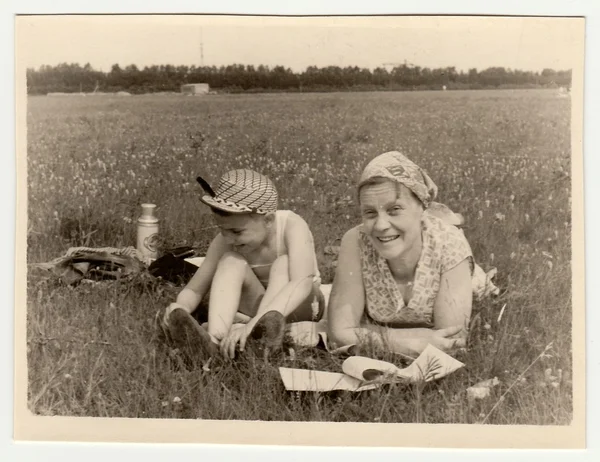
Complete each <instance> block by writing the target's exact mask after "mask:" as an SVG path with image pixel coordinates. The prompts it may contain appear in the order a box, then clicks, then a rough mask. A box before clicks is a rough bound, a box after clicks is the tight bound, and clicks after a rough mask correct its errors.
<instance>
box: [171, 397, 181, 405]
mask: <svg viewBox="0 0 600 462" xmlns="http://www.w3.org/2000/svg"><path fill="white" fill-rule="evenodd" d="M173 403H174V404H179V403H181V398H180V397H179V396H176V397H175V398H173Z"/></svg>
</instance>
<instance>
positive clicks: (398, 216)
mask: <svg viewBox="0 0 600 462" xmlns="http://www.w3.org/2000/svg"><path fill="white" fill-rule="evenodd" d="M436 194H437V187H436V185H435V184H434V183H433V181H432V180H431V178H429V176H428V175H427V174H426V173H425V172H424V171H423V170H422V169H420V168H419V167H418V166H417V165H416V164H414V163H413V162H412V161H410V160H409V159H408V158H406V157H405V156H403V155H402V154H401V153H399V152H388V153H385V154H382V155H380V156H378V157H376V158H375V159H373V160H372V161H371V162H370V163H369V164H368V165H367V166H366V168H365V169H364V171H363V173H362V176H361V179H360V183H359V200H360V210H361V216H362V224H361V225H359V226H357V227H355V228H353V229H351V230H350V231H348V232H347V233H346V235H345V236H344V238H343V240H342V245H341V248H340V257H339V263H338V269H337V272H336V276H335V280H334V283H333V289H332V294H331V300H330V305H329V310H328V312H329V330H330V335H331V337H332V340H333V341H334V342H335V343H337V344H338V345H340V346H341V345H348V344H361V343H368V344H370V345H372V346H375V347H376V348H377V349H385V350H389V351H392V352H395V353H400V354H407V355H415V354H419V353H420V352H421V351H422V350H423V349H424V348H425V347H426V346H427V345H428V344H433V345H434V346H436V347H438V348H441V349H445V350H448V349H452V348H454V347H460V346H463V345H464V344H465V337H466V326H467V325H468V322H469V319H470V316H471V305H472V297H473V287H472V275H473V270H474V267H475V265H474V261H473V255H472V252H471V248H470V246H469V244H468V242H467V240H466V238H465V236H464V234H463V233H462V231H461V230H460V229H458V228H457V227H456V226H454V224H451V223H449V222H447V221H446V220H444V219H443V218H440V217H439V216H438V215H437V214H436V213H435V212H433V211H432V210H436V209H438V208H439V207H438V206H439V204H436V203H433V202H432V201H433V199H434V198H435V196H436Z"/></svg>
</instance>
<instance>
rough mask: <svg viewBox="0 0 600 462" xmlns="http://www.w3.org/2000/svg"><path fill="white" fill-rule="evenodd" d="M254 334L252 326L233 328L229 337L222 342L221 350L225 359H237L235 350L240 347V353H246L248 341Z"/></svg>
mask: <svg viewBox="0 0 600 462" xmlns="http://www.w3.org/2000/svg"><path fill="white" fill-rule="evenodd" d="M250 332H252V326H251V325H250V324H244V325H242V326H239V325H238V326H235V325H234V326H233V327H232V328H231V330H230V331H229V333H228V334H227V336H226V337H225V338H224V339H223V340H221V344H220V349H221V354H222V355H223V356H225V357H228V358H230V359H233V358H234V357H235V348H236V346H237V345H238V343H239V345H240V351H244V348H245V347H246V340H248V336H249V335H250Z"/></svg>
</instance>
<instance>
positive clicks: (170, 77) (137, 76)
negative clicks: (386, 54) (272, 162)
mask: <svg viewBox="0 0 600 462" xmlns="http://www.w3.org/2000/svg"><path fill="white" fill-rule="evenodd" d="M185 83H208V84H209V85H210V87H211V88H214V89H217V90H219V91H226V92H261V91H360V90H424V89H441V88H442V87H443V86H446V87H447V88H448V89H450V90H452V89H480V88H535V87H548V86H567V87H568V86H570V85H571V71H570V70H561V71H555V70H553V69H544V70H543V71H542V72H531V71H520V70H514V69H505V68H503V67H490V68H488V69H485V70H481V71H478V70H477V69H469V70H468V71H467V72H464V71H457V70H456V69H455V68H454V67H445V68H438V69H430V68H427V67H419V66H410V65H406V64H402V65H397V66H396V67H393V68H392V69H387V68H384V67H378V68H377V69H375V70H373V71H371V70H369V69H364V68H359V67H356V66H354V67H344V68H341V67H338V66H327V67H322V68H319V67H316V66H310V67H308V68H307V69H306V70H304V71H303V72H300V73H295V72H293V71H292V70H291V69H289V68H285V67H283V66H275V67H269V66H262V65H261V66H246V65H242V64H232V65H229V66H220V67H216V66H200V67H197V66H173V65H170V64H166V65H155V66H146V67H144V68H143V69H139V68H138V67H137V66H136V65H135V64H131V65H129V66H127V67H125V68H121V67H120V66H119V65H118V64H114V65H113V66H112V68H111V70H110V72H102V71H98V70H95V69H93V68H92V66H91V65H90V64H89V63H88V64H85V65H84V66H81V65H79V64H67V63H63V64H59V65H57V66H46V65H44V66H41V67H40V68H39V69H31V68H30V69H27V91H28V93H29V94H46V93H50V92H65V93H73V92H85V93H89V92H93V91H100V92H116V91H127V92H129V93H134V94H139V93H155V92H169V91H172V92H179V91H180V86H181V85H182V84H185Z"/></svg>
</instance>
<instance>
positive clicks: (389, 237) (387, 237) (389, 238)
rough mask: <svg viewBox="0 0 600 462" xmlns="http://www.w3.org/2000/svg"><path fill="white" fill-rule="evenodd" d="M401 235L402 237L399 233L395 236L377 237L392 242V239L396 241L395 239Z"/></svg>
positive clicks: (382, 240)
mask: <svg viewBox="0 0 600 462" xmlns="http://www.w3.org/2000/svg"><path fill="white" fill-rule="evenodd" d="M399 237H400V235H399V234H396V235H394V236H378V237H377V239H378V240H379V241H380V242H383V243H387V242H392V241H395V240H396V239H398V238H399Z"/></svg>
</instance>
